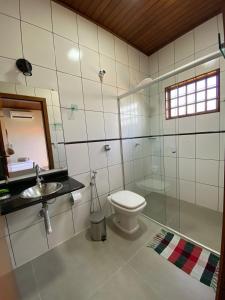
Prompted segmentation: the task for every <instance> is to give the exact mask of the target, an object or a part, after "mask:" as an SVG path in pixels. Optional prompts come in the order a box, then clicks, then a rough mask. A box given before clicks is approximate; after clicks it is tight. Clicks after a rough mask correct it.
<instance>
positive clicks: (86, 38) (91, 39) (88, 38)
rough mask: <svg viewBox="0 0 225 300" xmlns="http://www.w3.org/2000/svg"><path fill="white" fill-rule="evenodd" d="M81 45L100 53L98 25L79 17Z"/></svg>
mask: <svg viewBox="0 0 225 300" xmlns="http://www.w3.org/2000/svg"><path fill="white" fill-rule="evenodd" d="M77 22H78V35H79V43H80V44H81V45H83V46H86V47H88V48H90V49H93V50H95V51H98V31H97V25H95V24H94V23H92V22H90V21H88V20H87V19H85V18H83V17H81V16H79V15H78V16H77Z"/></svg>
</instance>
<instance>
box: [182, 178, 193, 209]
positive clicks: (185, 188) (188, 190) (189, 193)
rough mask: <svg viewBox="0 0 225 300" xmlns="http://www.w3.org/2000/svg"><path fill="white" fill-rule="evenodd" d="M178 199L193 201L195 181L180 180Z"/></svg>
mask: <svg viewBox="0 0 225 300" xmlns="http://www.w3.org/2000/svg"><path fill="white" fill-rule="evenodd" d="M179 188H180V199H181V200H183V201H186V202H190V203H193V204H194V203H195V182H191V181H186V180H180V182H179Z"/></svg>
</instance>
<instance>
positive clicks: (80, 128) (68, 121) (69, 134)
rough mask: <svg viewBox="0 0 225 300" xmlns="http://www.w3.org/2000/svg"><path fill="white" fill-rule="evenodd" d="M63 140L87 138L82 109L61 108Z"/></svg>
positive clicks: (70, 140) (72, 140)
mask: <svg viewBox="0 0 225 300" xmlns="http://www.w3.org/2000/svg"><path fill="white" fill-rule="evenodd" d="M61 112H62V120H63V129H64V136H65V142H77V141H85V140H87V129H86V122H85V113H84V111H83V110H75V111H71V110H70V109H64V108H63V109H61Z"/></svg>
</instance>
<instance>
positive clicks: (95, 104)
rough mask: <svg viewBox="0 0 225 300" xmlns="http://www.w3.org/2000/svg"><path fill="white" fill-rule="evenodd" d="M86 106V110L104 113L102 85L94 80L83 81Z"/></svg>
mask: <svg viewBox="0 0 225 300" xmlns="http://www.w3.org/2000/svg"><path fill="white" fill-rule="evenodd" d="M83 94H84V106H85V109H86V110H92V111H102V110H103V105H102V91H101V84H100V83H98V82H95V81H92V80H86V79H83Z"/></svg>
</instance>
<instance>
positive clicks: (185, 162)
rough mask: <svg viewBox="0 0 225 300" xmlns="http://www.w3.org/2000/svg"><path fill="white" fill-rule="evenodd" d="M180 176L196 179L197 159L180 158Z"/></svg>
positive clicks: (186, 178) (185, 178)
mask: <svg viewBox="0 0 225 300" xmlns="http://www.w3.org/2000/svg"><path fill="white" fill-rule="evenodd" d="M179 177H180V179H184V180H190V181H195V159H189V158H179Z"/></svg>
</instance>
